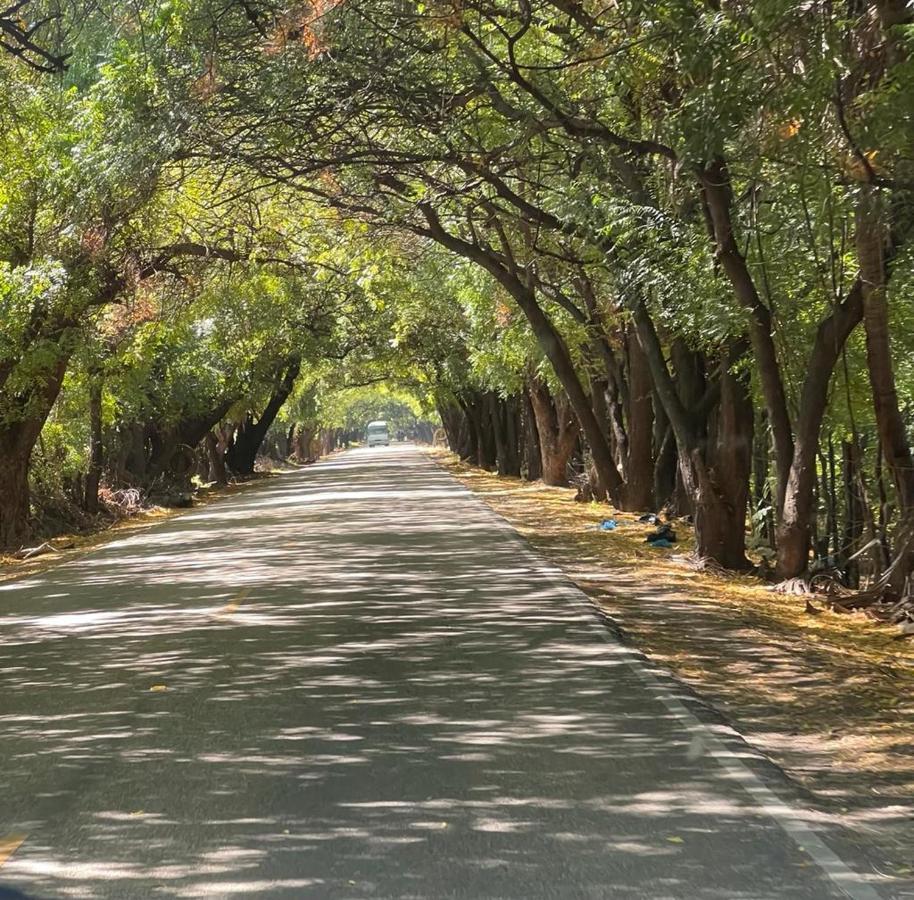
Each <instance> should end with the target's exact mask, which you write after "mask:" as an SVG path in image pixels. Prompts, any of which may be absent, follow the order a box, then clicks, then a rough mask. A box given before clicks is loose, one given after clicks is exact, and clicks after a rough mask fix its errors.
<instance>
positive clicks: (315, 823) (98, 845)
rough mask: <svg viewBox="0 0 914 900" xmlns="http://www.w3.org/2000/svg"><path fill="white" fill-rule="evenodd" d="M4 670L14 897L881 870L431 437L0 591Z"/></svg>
mask: <svg viewBox="0 0 914 900" xmlns="http://www.w3.org/2000/svg"><path fill="white" fill-rule="evenodd" d="M0 688H2V690H0V861H2V860H4V859H5V863H0V886H2V887H0V897H19V896H25V897H30V898H61V897H86V898H94V897H100V898H154V897H226V898H235V897H267V898H279V897H288V898H312V897H314V898H325V897H326V898H363V897H365V898H375V897H384V898H512V900H513V898H517V900H521V898H523V900H535V898H546V897H554V898H603V897H611V898H667V897H669V898H672V897H676V898H690V900H691V898H721V900H738V898H774V897H779V898H780V897H786V898H835V897H843V896H853V897H856V898H860V900H867V898H872V897H875V896H877V895H876V894H875V893H873V892H872V889H871V888H870V887H869V886H868V882H867V881H865V880H864V879H863V878H861V877H858V876H857V875H856V874H855V872H857V871H862V868H863V863H862V862H859V861H856V862H855V861H854V857H853V854H852V853H851V854H850V856H849V855H848V851H847V850H846V849H839V852H838V854H837V855H836V854H835V853H833V852H832V851H833V849H834V848H835V847H838V848H843V847H844V842H845V840H846V836H843V835H840V834H839V833H837V832H835V831H834V830H833V828H832V826H831V825H830V824H829V823H828V822H827V821H826V820H825V819H824V818H823V817H822V816H820V815H818V814H816V813H815V812H813V811H811V810H808V809H806V808H805V807H804V805H803V803H802V798H801V797H799V796H797V795H796V794H795V792H793V791H792V790H791V788H790V786H789V784H788V783H787V782H786V780H785V779H783V778H781V777H780V776H779V773H778V772H777V771H776V770H774V769H773V767H771V766H768V765H767V764H766V763H765V762H764V761H763V760H759V759H757V758H755V756H754V755H753V754H752V753H751V752H750V751H749V750H748V749H747V748H746V747H745V746H744V745H743V744H742V743H741V742H740V741H739V740H738V739H737V738H736V737H734V736H733V735H731V734H730V733H729V731H728V729H726V728H725V727H724V726H723V725H722V724H721V723H720V722H718V721H716V720H715V719H714V718H713V716H709V715H707V714H706V713H705V712H703V711H702V709H701V706H700V704H696V702H695V701H694V699H693V698H691V697H690V696H689V694H688V692H687V691H685V690H684V689H683V688H682V687H681V686H679V685H678V684H677V683H676V682H674V681H673V680H672V679H669V678H668V677H666V676H664V675H663V674H662V673H652V672H651V671H650V667H649V666H648V665H647V664H646V663H645V662H644V661H643V660H641V659H640V657H638V655H637V654H635V653H634V652H632V651H631V650H629V649H627V648H626V647H624V646H623V645H621V644H619V643H618V642H616V641H615V640H614V639H613V638H612V636H611V633H610V631H609V630H608V629H606V628H605V627H604V626H603V625H601V624H599V623H598V622H597V620H596V619H595V618H594V616H593V615H592V614H591V612H590V611H589V609H588V606H587V604H586V602H585V600H584V598H583V597H582V596H581V595H579V594H578V593H577V592H576V591H575V590H573V589H571V588H570V587H569V585H568V584H567V583H565V582H564V581H563V580H562V579H561V578H560V577H559V576H558V575H556V574H555V573H554V572H553V571H551V570H550V568H549V566H547V565H546V564H544V563H542V562H540V561H539V560H537V559H536V558H535V557H534V556H533V555H532V554H530V553H529V551H528V550H527V549H526V548H525V546H524V545H523V544H522V543H521V542H520V541H519V540H518V539H517V537H516V536H515V535H514V534H513V532H511V531H510V529H508V528H507V527H506V526H505V525H504V524H503V523H502V522H501V520H499V519H497V518H496V517H495V516H494V515H493V514H492V513H491V512H490V511H489V510H488V508H487V507H485V506H484V505H483V504H482V503H481V502H480V501H479V500H477V499H476V498H474V497H473V496H471V495H470V494H468V493H467V492H466V491H465V490H464V489H463V488H462V487H461V486H460V485H459V484H458V483H457V482H456V481H455V480H454V479H453V478H452V477H451V476H450V475H448V474H446V473H445V472H443V471H442V470H440V469H439V468H438V467H437V466H435V465H434V464H433V463H432V462H431V461H430V460H429V459H428V458H427V457H426V456H424V455H423V454H422V453H421V452H419V451H417V450H415V449H411V448H408V447H392V448H389V449H380V448H379V449H376V450H373V451H365V450H359V451H353V452H350V453H347V454H343V455H340V456H337V457H334V458H332V459H330V460H328V461H325V462H322V463H320V464H318V465H316V466H313V467H311V468H308V469H305V470H303V471H301V472H297V473H294V474H289V475H285V476H282V477H278V478H275V479H272V480H270V481H269V482H266V483H263V484H261V485H258V486H257V487H254V488H252V489H251V490H249V491H247V492H245V493H242V494H239V495H236V496H235V497H233V498H231V499H227V500H224V501H221V502H219V503H215V504H212V505H210V506H208V507H206V508H202V509H199V510H195V511H191V512H189V513H187V514H186V515H183V516H180V517H177V518H175V519H172V520H170V521H167V522H164V523H162V524H161V525H160V526H157V527H156V528H154V529H152V530H149V531H146V532H143V533H141V534H137V535H134V536H132V537H129V538H126V539H123V540H120V541H117V542H115V543H112V544H109V545H107V546H106V547H105V548H104V549H102V550H100V551H99V552H96V553H94V554H92V555H90V556H88V557H85V558H83V559H79V560H74V561H73V562H71V563H69V564H67V565H64V566H61V567H58V568H56V569H53V570H50V571H49V572H47V573H46V574H44V575H41V576H38V577H34V578H30V579H28V580H25V581H20V582H16V583H11V584H5V585H0ZM20 841H21V845H19V846H18V849H16V850H15V852H12V853H10V851H11V850H12V848H13V847H16V845H17V844H19V842H20ZM848 860H850V861H848Z"/></svg>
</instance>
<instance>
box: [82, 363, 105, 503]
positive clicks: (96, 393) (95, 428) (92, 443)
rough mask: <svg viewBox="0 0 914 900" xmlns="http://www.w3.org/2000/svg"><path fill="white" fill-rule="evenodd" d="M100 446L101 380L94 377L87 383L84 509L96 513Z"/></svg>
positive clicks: (100, 456) (100, 459)
mask: <svg viewBox="0 0 914 900" xmlns="http://www.w3.org/2000/svg"><path fill="white" fill-rule="evenodd" d="M103 449H104V448H103V445H102V379H101V376H99V375H94V376H92V377H91V378H90V381H89V471H88V472H87V473H86V495H85V507H86V512H88V513H97V512H98V508H99V507H98V487H99V484H100V482H101V479H102V464H103V462H104V452H103Z"/></svg>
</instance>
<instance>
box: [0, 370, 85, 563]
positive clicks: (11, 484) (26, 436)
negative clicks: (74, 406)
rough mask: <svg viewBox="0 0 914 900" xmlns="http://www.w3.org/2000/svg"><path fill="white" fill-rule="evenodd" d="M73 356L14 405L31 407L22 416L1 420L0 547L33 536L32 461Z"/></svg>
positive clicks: (14, 545) (16, 545) (13, 545)
mask: <svg viewBox="0 0 914 900" xmlns="http://www.w3.org/2000/svg"><path fill="white" fill-rule="evenodd" d="M69 360H70V357H69V355H67V354H64V355H62V356H61V357H60V358H59V359H58V360H57V362H56V363H55V364H54V365H53V367H52V368H51V369H50V370H49V371H48V372H46V373H45V374H44V375H43V376H42V377H36V379H35V380H34V384H33V386H32V387H31V389H30V390H29V391H28V392H27V393H24V394H23V395H22V396H19V397H17V398H15V400H14V405H16V406H19V407H20V408H21V409H22V410H28V412H29V415H28V417H27V418H26V417H23V418H22V419H21V420H18V421H17V420H13V421H6V422H4V421H2V420H0V547H2V548H13V549H18V548H19V547H21V546H22V544H23V543H24V542H25V541H26V540H27V539H28V536H29V515H30V507H29V462H30V460H31V458H32V450H33V448H34V446H35V444H36V442H37V441H38V438H39V436H40V434H41V429H42V428H43V427H44V423H45V422H46V421H47V418H48V416H49V415H50V413H51V409H52V407H53V406H54V403H55V401H56V400H57V396H58V394H59V393H60V388H61V386H62V385H63V379H64V375H65V373H66V371H67V365H68V363H69Z"/></svg>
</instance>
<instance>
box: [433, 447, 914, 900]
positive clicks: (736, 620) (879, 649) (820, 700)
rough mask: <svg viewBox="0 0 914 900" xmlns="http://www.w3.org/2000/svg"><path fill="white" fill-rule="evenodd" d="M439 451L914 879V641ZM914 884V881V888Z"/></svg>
mask: <svg viewBox="0 0 914 900" xmlns="http://www.w3.org/2000/svg"><path fill="white" fill-rule="evenodd" d="M435 457H436V459H437V460H438V461H439V462H440V463H441V464H443V465H444V466H445V467H446V468H447V469H448V470H449V471H451V472H452V473H453V474H455V475H456V476H457V477H458V478H459V479H460V480H461V481H462V482H463V483H464V484H465V485H467V487H469V488H470V489H471V490H473V492H474V493H476V494H477V495H478V496H480V497H481V498H482V499H483V500H485V502H486V503H488V505H489V506H490V507H491V508H493V509H494V510H495V511H496V512H498V513H499V514H500V515H502V516H503V517H504V518H505V519H507V520H508V521H509V522H510V523H511V525H513V526H514V527H515V528H516V529H517V530H518V531H519V532H520V533H521V534H522V535H524V537H525V538H526V539H527V540H528V541H529V542H530V543H531V544H532V545H533V547H534V548H535V549H536V550H537V551H539V552H540V553H542V554H543V555H545V556H546V557H548V558H549V559H550V560H552V561H553V562H554V563H556V564H558V565H559V566H560V567H561V568H562V569H563V571H564V572H565V573H566V574H567V575H568V576H569V577H571V579H572V580H573V581H575V582H576V583H577V584H578V585H579V586H580V587H581V588H582V589H583V590H584V591H585V592H586V593H587V594H588V595H589V596H590V597H591V598H592V599H593V600H594V601H595V602H596V603H597V604H598V606H599V607H600V608H601V609H602V610H604V611H605V612H606V613H607V614H609V615H610V616H611V617H612V618H613V619H614V620H615V621H616V622H617V623H618V624H619V625H620V626H621V628H622V629H623V631H624V633H625V635H626V637H627V639H628V640H629V641H630V642H632V643H633V644H635V645H636V646H637V647H638V648H639V649H641V650H642V651H644V652H645V653H647V654H648V655H649V656H650V657H651V658H653V659H655V660H657V661H658V662H661V663H662V664H663V665H665V666H667V667H668V668H670V669H672V670H673V671H674V672H675V673H676V674H677V675H678V676H679V677H681V678H682V679H683V680H684V681H686V682H687V683H689V684H690V685H691V686H693V687H694V688H696V689H697V690H698V691H699V692H700V693H701V695H702V696H703V697H704V698H705V699H706V700H707V701H708V702H710V703H712V704H713V705H714V706H716V707H717V708H718V709H719V710H720V711H721V712H722V713H723V714H724V715H725V716H726V717H727V718H728V719H729V720H730V721H731V722H732V723H733V724H734V725H735V726H736V727H737V728H738V730H739V731H740V732H741V733H742V734H743V735H744V737H745V738H746V739H747V740H749V741H750V742H751V743H753V744H754V745H755V746H757V747H758V748H759V749H760V750H761V751H762V752H764V753H765V754H766V755H768V756H769V757H770V758H771V759H772V760H774V761H775V762H776V763H777V764H778V765H779V766H781V767H782V768H784V769H785V770H786V771H787V773H788V774H789V775H790V776H791V777H792V778H794V779H795V780H796V781H797V782H798V783H799V784H801V785H802V786H803V787H804V788H805V789H807V790H808V791H809V792H811V794H812V795H813V796H814V797H815V798H816V800H817V801H818V802H820V803H821V804H822V805H823V806H825V807H826V808H828V809H829V810H830V811H832V812H834V813H837V814H838V815H840V816H841V817H842V818H843V820H844V821H845V824H846V825H847V826H848V827H849V828H851V829H853V830H855V831H858V832H860V833H861V834H865V836H866V838H867V840H868V842H870V843H871V844H873V845H874V846H876V847H877V848H878V850H879V853H880V855H881V856H882V858H883V859H884V862H885V871H884V874H886V875H890V876H895V877H898V876H900V877H902V878H905V879H907V878H908V877H910V876H911V875H912V866H914V863H912V860H911V857H910V848H911V847H912V846H914V644H912V641H910V640H909V641H897V640H894V632H893V631H892V629H889V628H886V627H884V626H878V625H876V624H873V623H871V622H870V621H868V620H866V619H863V618H861V617H857V616H839V615H837V614H834V613H821V614H819V615H810V614H808V613H806V612H805V610H804V601H803V599H802V598H798V597H788V596H782V595H777V594H772V593H771V592H770V591H767V590H765V588H764V587H762V586H760V585H759V584H758V583H757V582H755V581H754V580H752V579H749V578H741V577H733V578H730V577H721V576H715V575H712V574H708V573H700V572H696V571H694V570H691V569H689V568H687V567H685V566H683V565H682V564H679V563H677V562H676V561H675V560H674V559H673V558H672V557H674V556H675V555H676V554H677V553H682V552H683V549H686V548H687V547H688V540H687V539H686V541H685V547H684V548H680V549H678V550H676V549H674V550H662V549H655V548H652V547H650V546H649V545H647V544H646V543H645V533H646V532H647V531H648V530H649V529H648V527H647V526H645V525H642V524H640V523H638V522H637V521H636V520H635V518H634V517H633V516H625V515H624V514H623V515H616V516H615V518H616V519H617V521H618V522H619V527H618V528H617V530H615V531H612V532H608V533H604V532H601V531H599V530H598V527H597V526H598V525H599V522H600V520H601V519H602V518H603V517H604V516H605V514H606V511H607V508H606V507H605V506H602V507H601V506H597V505H595V504H580V503H575V502H574V500H573V494H574V491H573V490H569V489H562V488H549V487H545V486H543V485H542V484H528V483H525V482H521V481H519V480H517V479H512V478H500V477H498V476H495V475H493V474H492V473H489V472H484V471H481V470H478V469H472V468H470V467H467V466H465V465H463V464H461V463H459V462H457V461H456V460H455V458H454V457H453V456H452V455H450V454H445V453H442V452H437V453H436V455H435ZM912 890H914V885H912Z"/></svg>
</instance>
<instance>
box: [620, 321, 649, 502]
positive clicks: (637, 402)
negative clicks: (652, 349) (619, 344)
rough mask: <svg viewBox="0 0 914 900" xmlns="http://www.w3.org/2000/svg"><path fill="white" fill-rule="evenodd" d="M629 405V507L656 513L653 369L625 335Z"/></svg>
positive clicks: (634, 340) (635, 340)
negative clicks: (653, 510)
mask: <svg viewBox="0 0 914 900" xmlns="http://www.w3.org/2000/svg"><path fill="white" fill-rule="evenodd" d="M626 347H627V351H628V352H627V355H628V384H629V395H630V397H631V400H630V403H629V417H628V447H627V455H628V462H627V465H626V467H625V468H626V472H627V481H626V485H625V494H626V505H627V506H628V508H629V509H633V510H652V509H654V504H655V498H654V401H653V396H652V390H653V381H652V379H651V373H650V369H649V368H648V364H647V359H646V358H645V356H644V351H643V350H642V349H641V344H640V343H639V342H638V338H637V335H636V334H635V332H634V331H633V330H630V331H629V333H628V334H627V335H626Z"/></svg>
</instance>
